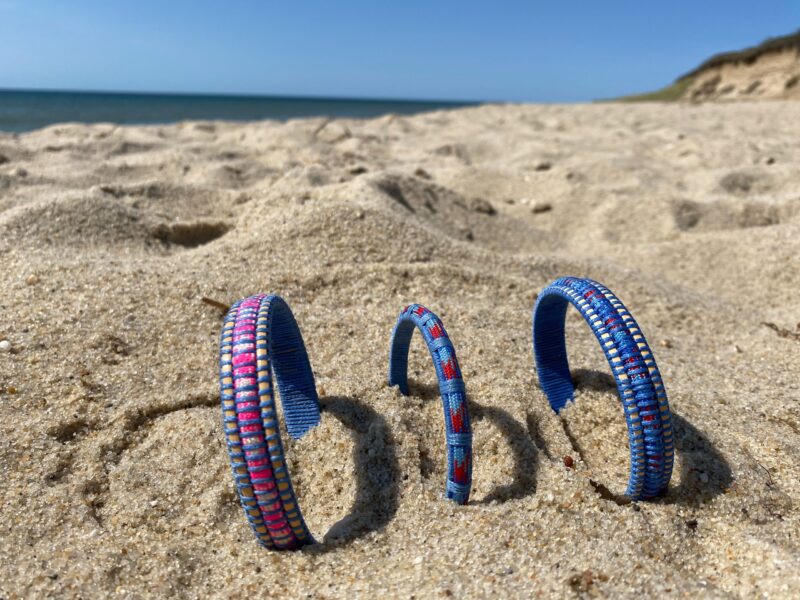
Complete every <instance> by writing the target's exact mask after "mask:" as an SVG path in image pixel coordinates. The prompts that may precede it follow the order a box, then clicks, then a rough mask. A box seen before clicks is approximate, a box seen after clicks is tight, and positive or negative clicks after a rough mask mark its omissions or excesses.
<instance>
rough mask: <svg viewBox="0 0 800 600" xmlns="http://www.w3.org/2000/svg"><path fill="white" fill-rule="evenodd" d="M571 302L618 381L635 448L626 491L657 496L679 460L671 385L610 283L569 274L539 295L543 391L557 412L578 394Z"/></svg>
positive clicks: (537, 352) (537, 346)
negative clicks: (569, 344) (568, 325)
mask: <svg viewBox="0 0 800 600" xmlns="http://www.w3.org/2000/svg"><path fill="white" fill-rule="evenodd" d="M569 304H572V305H573V306H575V308H577V309H578V311H579V312H580V313H581V315H582V316H583V317H584V319H586V321H587V323H588V324H589V327H590V328H591V329H592V331H593V333H594V334H595V337H596V338H597V340H598V342H599V343H600V346H601V348H602V349H603V352H604V353H605V355H606V359H607V360H608V363H609V366H610V367H611V371H612V373H613V375H614V379H615V380H616V383H617V390H618V392H619V397H620V400H621V402H622V408H623V412H624V414H625V420H626V423H627V426H628V438H629V445H630V452H631V473H630V477H629V480H628V487H627V489H626V492H625V494H626V495H627V496H629V497H630V498H631V499H634V500H639V499H646V498H651V497H653V496H656V495H658V494H660V493H662V492H663V491H664V490H665V489H666V487H667V485H668V483H669V479H670V475H671V473H672V464H673V442H672V429H671V425H670V420H669V405H668V403H667V396H666V390H665V389H664V385H663V382H662V381H661V376H660V374H659V372H658V367H657V366H656V364H655V358H654V357H653V355H652V352H651V351H650V348H649V346H648V345H647V343H646V341H645V340H644V335H643V334H642V333H641V330H640V329H639V326H638V324H637V323H636V321H634V320H633V317H632V316H631V315H630V313H629V312H628V311H627V309H626V308H625V306H624V305H623V304H622V302H620V301H619V299H618V298H617V297H616V296H614V295H613V294H612V293H611V292H610V291H609V290H608V289H607V288H605V287H604V286H602V285H600V284H597V283H596V282H594V281H591V280H588V279H581V278H576V277H564V278H561V279H558V280H556V281H555V282H553V283H552V284H551V285H550V286H548V287H547V288H545V289H544V290H543V291H542V293H541V294H540V295H539V298H538V299H537V302H536V306H535V307H534V311H533V347H534V359H535V361H536V369H537V373H538V376H539V383H540V385H541V387H542V390H543V391H544V392H545V395H546V396H547V398H548V401H549V402H550V405H551V407H552V408H553V410H555V411H556V412H559V411H560V410H561V409H562V408H563V407H564V406H565V405H566V403H567V402H568V401H570V400H572V399H573V397H574V386H573V384H572V379H571V376H570V371H569V363H568V360H567V351H566V339H565V335H564V322H565V316H566V309H567V306H568V305H569Z"/></svg>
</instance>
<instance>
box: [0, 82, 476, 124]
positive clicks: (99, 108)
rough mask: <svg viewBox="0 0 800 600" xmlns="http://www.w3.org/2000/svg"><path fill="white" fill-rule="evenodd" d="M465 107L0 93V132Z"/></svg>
mask: <svg viewBox="0 0 800 600" xmlns="http://www.w3.org/2000/svg"><path fill="white" fill-rule="evenodd" d="M469 104H470V103H464V102H436V101H423V100H420V101H408V100H361V99H351V98H316V97H290V96H205V95H193V94H138V93H116V92H115V93H106V92H55V91H52V92H51V91H24V90H0V131H11V132H22V131H30V130H32V129H38V128H40V127H45V126H47V125H52V124H53V123H63V122H66V121H78V122H82V123H98V122H111V123H120V124H140V123H171V122H174V121H181V120H184V119H225V120H234V121H250V120H257V119H279V120H285V119H294V118H298V117H316V116H329V117H375V116H379V115H383V114H386V113H398V114H414V113H419V112H425V111H430V110H438V109H442V108H454V107H458V106H467V105H469Z"/></svg>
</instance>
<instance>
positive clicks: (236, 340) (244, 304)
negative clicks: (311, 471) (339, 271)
mask: <svg viewBox="0 0 800 600" xmlns="http://www.w3.org/2000/svg"><path fill="white" fill-rule="evenodd" d="M273 376H274V383H275V384H276V385H277V388H278V391H279V392H280V397H281V402H282V405H283V409H284V417H285V419H286V428H287V431H288V432H289V435H290V436H291V437H292V438H293V439H299V438H300V437H302V436H303V435H304V434H305V433H306V432H307V431H309V430H310V429H311V428H313V427H314V426H316V425H317V424H318V423H319V421H320V412H319V401H318V399H317V392H316V389H315V386H314V375H313V373H312V371H311V365H310V363H309V361H308V355H307V354H306V350H305V346H304V345H303V338H302V336H301V334H300V330H299V328H298V327H297V323H296V322H295V320H294V316H293V315H292V312H291V310H290V309H289V306H288V305H287V304H286V302H284V300H283V299H282V298H280V297H279V296H267V295H264V294H259V295H257V296H251V297H250V298H246V299H244V300H240V301H239V302H236V303H235V304H234V305H233V306H232V307H231V309H230V311H229V312H228V314H227V316H226V317H225V323H224V325H223V327H222V334H221V337H220V398H221V402H222V418H223V423H224V427H225V437H226V440H227V445H228V455H229V457H230V461H231V468H232V470H233V478H234V481H235V482H236V488H237V490H238V493H239V498H240V500H241V503H242V507H243V508H244V512H245V515H246V516H247V520H248V521H249V522H250V526H251V527H252V528H253V531H254V533H255V535H256V538H257V539H258V541H259V543H260V544H261V545H262V546H265V547H267V548H272V549H276V550H293V549H296V548H299V547H300V546H302V545H304V544H309V543H313V541H314V540H313V538H312V537H311V534H310V533H309V531H308V528H307V527H306V524H305V521H304V520H303V516H302V514H301V513H300V507H299V506H298V504H297V498H296V497H295V493H294V490H293V488H292V482H291V479H290V477H289V471H288V469H287V466H286V459H285V457H284V452H283V444H282V443H281V436H280V429H279V424H278V421H277V413H276V410H275V397H274V387H273Z"/></svg>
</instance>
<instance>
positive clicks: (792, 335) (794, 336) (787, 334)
mask: <svg viewBox="0 0 800 600" xmlns="http://www.w3.org/2000/svg"><path fill="white" fill-rule="evenodd" d="M761 324H762V325H764V326H765V327H769V328H770V329H772V331H774V332H775V333H777V334H778V336H779V337H782V338H786V339H787V340H797V341H798V342H800V331H789V330H788V329H785V328H784V327H779V326H778V325H775V323H767V322H766V321H762V323H761Z"/></svg>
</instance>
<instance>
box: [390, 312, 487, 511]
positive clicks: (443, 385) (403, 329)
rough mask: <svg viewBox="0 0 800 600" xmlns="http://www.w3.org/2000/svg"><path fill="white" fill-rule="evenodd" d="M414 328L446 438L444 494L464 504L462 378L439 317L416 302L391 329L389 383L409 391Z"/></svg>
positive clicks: (466, 428)
mask: <svg viewBox="0 0 800 600" xmlns="http://www.w3.org/2000/svg"><path fill="white" fill-rule="evenodd" d="M415 328H416V329H419V331H420V333H421V334H422V337H423V338H424V340H425V344H426V345H427V346H428V350H429V351H430V354H431V358H432V359H433V365H434V368H435V369H436V377H437V379H438V381H439V393H440V394H441V398H442V407H443V409H444V422H445V434H446V441H447V482H446V488H445V495H446V497H447V498H449V499H451V500H453V501H455V502H456V503H458V504H466V503H467V501H468V500H469V493H470V489H471V487H472V429H471V427H470V421H469V410H468V408H467V396H466V389H465V387H464V380H463V378H462V377H461V368H460V367H459V365H458V358H457V357H456V351H455V349H454V348H453V344H452V342H451V341H450V338H449V337H448V335H447V331H446V330H445V328H444V325H443V324H442V321H441V319H439V317H437V316H436V315H435V314H434V313H432V312H431V311H430V310H428V309H427V308H425V307H424V306H422V305H420V304H411V305H409V306H406V307H405V308H404V309H403V311H402V312H401V313H400V316H399V317H398V318H397V323H396V324H395V326H394V330H393V331H392V340H391V349H390V351H389V385H390V386H394V385H396V386H399V388H400V391H401V392H402V393H403V394H404V395H406V396H407V395H408V393H409V391H408V351H409V348H410V346H411V337H412V335H413V333H414V329H415Z"/></svg>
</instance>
